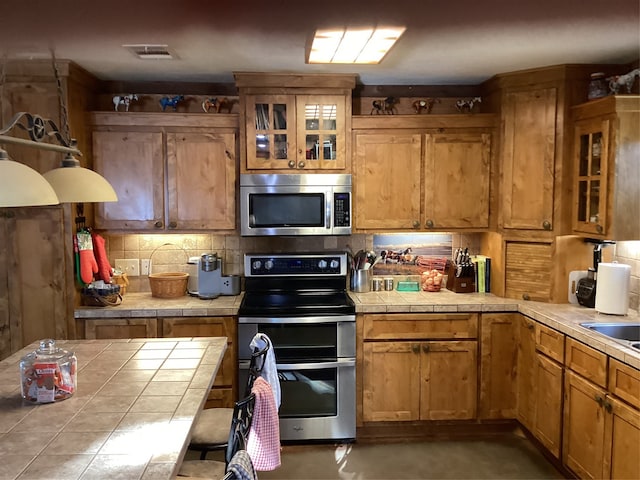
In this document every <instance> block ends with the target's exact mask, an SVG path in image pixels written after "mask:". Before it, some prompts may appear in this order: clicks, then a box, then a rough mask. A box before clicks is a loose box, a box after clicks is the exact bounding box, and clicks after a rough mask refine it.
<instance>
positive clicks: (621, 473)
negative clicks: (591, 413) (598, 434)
mask: <svg viewBox="0 0 640 480" xmlns="http://www.w3.org/2000/svg"><path fill="white" fill-rule="evenodd" d="M607 401H608V402H609V403H610V405H611V413H610V414H609V418H608V419H607V420H608V421H607V423H606V427H605V442H604V444H605V446H606V451H605V455H604V459H605V461H604V471H603V472H602V478H614V479H637V478H640V455H638V449H639V448H640V412H639V411H638V410H635V409H633V408H630V407H629V406H627V405H625V404H624V403H622V402H620V401H619V400H616V399H615V398H611V397H608V398H607Z"/></svg>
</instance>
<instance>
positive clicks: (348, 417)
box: [238, 358, 356, 441]
mask: <svg viewBox="0 0 640 480" xmlns="http://www.w3.org/2000/svg"><path fill="white" fill-rule="evenodd" d="M276 365H277V369H278V378H279V380H280V390H281V404H280V409H279V412H278V416H279V417H280V438H281V440H283V441H301V440H338V439H340V440H352V439H355V436H356V399H355V393H356V392H355V384H356V362H355V358H343V359H337V360H336V361H330V362H308V363H277V364H276ZM248 370H249V361H248V360H241V361H240V364H239V370H238V372H239V373H238V375H239V385H246V382H247V375H248Z"/></svg>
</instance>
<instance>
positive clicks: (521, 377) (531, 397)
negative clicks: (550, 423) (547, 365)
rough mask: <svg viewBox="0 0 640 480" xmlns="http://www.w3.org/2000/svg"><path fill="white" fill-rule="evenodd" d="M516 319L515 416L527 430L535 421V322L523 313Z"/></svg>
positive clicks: (530, 429) (531, 428)
mask: <svg viewBox="0 0 640 480" xmlns="http://www.w3.org/2000/svg"><path fill="white" fill-rule="evenodd" d="M519 317H520V318H519V321H518V333H517V335H518V366H517V369H518V375H517V380H516V391H517V397H518V407H517V418H518V421H519V422H520V423H521V424H522V425H523V426H524V427H525V428H526V429H527V430H529V431H533V427H534V423H535V388H536V386H535V378H536V376H535V374H534V372H535V364H536V337H535V328H536V326H535V325H536V322H535V321H534V320H531V319H530V318H527V317H525V316H524V315H519Z"/></svg>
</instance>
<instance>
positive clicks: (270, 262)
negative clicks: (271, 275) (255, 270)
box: [264, 260, 273, 270]
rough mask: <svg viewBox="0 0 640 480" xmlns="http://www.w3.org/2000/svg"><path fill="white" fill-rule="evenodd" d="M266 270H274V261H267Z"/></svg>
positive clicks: (265, 263)
mask: <svg viewBox="0 0 640 480" xmlns="http://www.w3.org/2000/svg"><path fill="white" fill-rule="evenodd" d="M264 268H266V269H267V270H271V269H272V268H273V260H267V261H266V262H264Z"/></svg>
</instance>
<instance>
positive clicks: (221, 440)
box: [189, 342, 269, 460]
mask: <svg viewBox="0 0 640 480" xmlns="http://www.w3.org/2000/svg"><path fill="white" fill-rule="evenodd" d="M265 343H266V345H267V346H266V347H265V348H263V349H261V350H258V349H255V351H254V352H253V353H252V354H251V360H250V362H249V375H248V377H247V384H246V386H245V391H244V396H245V397H248V396H249V395H250V394H251V389H252V388H253V382H254V380H255V379H256V378H257V377H259V376H260V372H261V371H262V366H263V365H264V361H265V358H266V356H267V351H268V350H269V342H265ZM233 410H234V409H233V408H224V407H220V408H207V409H205V410H203V411H202V412H200V416H199V417H198V420H197V421H196V425H195V428H194V430H193V434H192V436H191V444H190V445H189V449H190V450H197V451H199V452H200V460H205V459H206V458H207V453H209V452H211V451H214V450H222V449H224V448H226V447H227V440H228V435H229V430H228V427H229V425H230V424H231V419H232V418H233Z"/></svg>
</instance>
